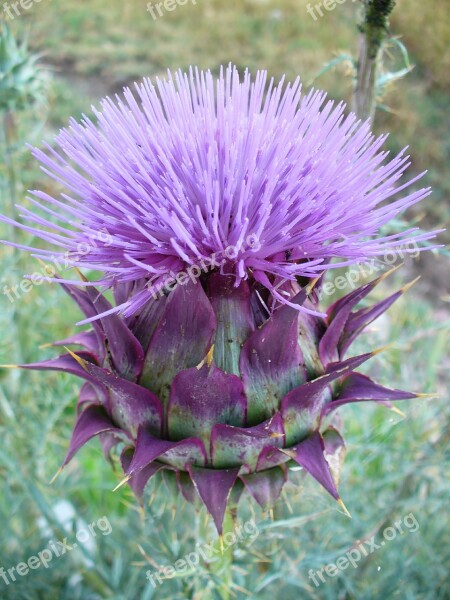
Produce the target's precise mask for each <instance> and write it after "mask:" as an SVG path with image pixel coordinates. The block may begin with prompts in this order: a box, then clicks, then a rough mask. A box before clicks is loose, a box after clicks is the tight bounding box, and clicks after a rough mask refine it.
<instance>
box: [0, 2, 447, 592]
mask: <svg viewBox="0 0 450 600" xmlns="http://www.w3.org/2000/svg"><path fill="white" fill-rule="evenodd" d="M157 4H158V3H157V2H153V4H152V5H151V7H152V8H153V16H155V15H156V17H157V18H153V16H152V11H151V10H147V3H146V2H143V1H140V0H139V1H138V0H126V1H122V2H119V1H118V0H108V1H106V0H89V1H87V0H86V1H82V0H76V1H75V0H64V1H63V0H40V1H39V2H38V0H35V1H33V0H24V1H23V3H17V2H16V3H14V2H9V3H6V4H4V5H3V7H0V20H1V19H3V21H4V22H5V23H7V24H8V26H9V28H10V31H11V36H10V37H8V36H7V35H6V33H5V31H6V30H4V35H3V36H2V45H1V46H0V112H1V115H0V116H1V127H0V129H1V136H0V137H1V152H0V201H1V212H2V213H4V214H7V215H9V216H11V217H14V216H16V215H17V209H16V208H15V204H16V203H17V202H18V203H20V204H24V205H28V206H29V203H28V202H27V200H26V199H25V196H26V190H27V189H30V188H33V189H34V188H39V189H44V190H45V191H47V192H48V193H51V194H57V193H58V189H57V185H56V184H55V183H54V182H51V181H50V180H49V179H48V178H46V176H45V174H43V173H42V172H41V171H40V170H39V168H38V166H37V165H36V163H35V161H34V160H32V159H31V157H30V156H29V154H28V151H27V149H26V146H25V143H26V142H29V143H32V144H40V143H41V140H48V141H51V139H52V137H53V135H54V134H55V133H56V132H57V130H58V129H59V128H60V127H62V126H65V125H66V124H67V121H68V119H69V117H70V116H73V117H75V118H79V117H80V116H81V114H82V113H85V114H87V115H90V114H91V110H90V106H91V105H92V104H94V105H98V101H99V99H100V98H101V97H103V96H105V95H114V94H116V93H119V94H120V93H121V90H122V88H123V86H126V85H131V84H132V83H133V82H134V81H136V80H139V79H141V78H142V77H143V76H152V77H153V76H156V75H162V76H164V74H165V72H166V69H167V68H179V67H181V68H186V67H188V66H189V65H198V66H199V67H202V68H210V69H212V70H213V71H215V72H217V71H218V68H219V66H220V65H221V64H227V63H228V62H230V61H231V62H233V63H235V64H237V65H238V66H239V67H240V68H242V69H244V68H247V67H248V68H250V69H251V70H253V71H254V70H255V69H257V68H265V69H267V70H268V71H269V73H270V75H273V76H274V77H275V78H278V77H280V76H281V75H283V74H286V75H287V77H288V78H289V79H292V78H294V77H296V76H297V75H300V76H301V78H302V80H303V82H304V85H305V86H310V85H314V86H315V87H320V88H323V89H325V90H327V91H328V93H329V94H330V96H331V97H333V98H336V99H338V100H339V99H342V98H344V99H345V100H347V101H350V100H351V94H352V77H353V66H352V65H353V62H352V61H354V60H355V59H356V58H357V37H358V30H357V23H358V15H359V13H358V11H359V2H354V1H352V0H347V2H344V3H342V4H337V5H336V7H335V8H334V9H333V10H332V11H325V10H323V8H322V13H323V16H322V17H321V16H320V15H319V12H318V11H316V9H315V7H316V6H317V5H318V4H319V2H318V1H316V0H312V2H310V6H311V8H312V9H313V12H314V16H315V18H314V16H313V15H311V14H310V13H311V11H310V12H308V10H307V5H308V3H307V2H305V1H304V0H196V2H194V0H188V1H187V2H185V3H184V4H182V3H181V2H179V3H175V9H174V10H172V11H167V10H164V11H163V14H162V16H159V14H158V11H157V9H156V5H157ZM14 5H15V8H14ZM25 7H26V8H25ZM389 36H390V42H389V44H388V45H387V47H386V51H385V55H384V64H385V69H384V71H383V73H382V77H380V81H379V86H378V95H379V98H378V100H379V107H378V110H377V114H376V120H375V130H376V132H379V133H381V132H385V131H390V132H391V135H390V137H389V140H388V142H387V145H388V147H389V148H390V149H391V150H392V151H393V152H396V151H399V150H400V149H401V148H403V147H404V146H406V145H410V146H411V148H410V152H411V156H412V163H413V164H412V171H411V173H412V174H414V173H420V172H422V171H423V170H425V169H428V174H427V176H426V183H427V184H428V185H431V186H432V187H433V189H434V193H433V195H432V196H431V197H430V198H429V199H427V200H426V201H425V202H423V203H422V205H421V206H419V207H417V208H416V209H414V210H412V211H410V213H409V214H407V215H405V216H404V218H405V219H406V220H408V221H409V222H413V223H414V224H416V225H417V226H418V227H420V228H422V229H425V230H427V229H432V228H434V229H435V228H440V227H443V226H445V224H446V223H448V217H449V214H450V206H449V194H450V170H449V169H448V163H449V161H450V135H449V134H450V120H449V113H448V106H449V99H450V51H449V47H450V18H449V11H448V4H447V3H446V2H442V1H439V0H428V2H426V3H424V2H422V1H421V0H399V1H398V3H397V7H396V8H395V10H394V13H393V16H392V18H391V28H390V32H389ZM15 39H16V40H18V41H19V42H18V45H16V42H15V41H14V40H15ZM25 39H27V40H28V41H27V46H25V44H24V42H23V40H25ZM6 74H8V77H9V79H8V78H7V76H6ZM11 78H12V79H13V80H14V82H15V86H16V89H15V91H14V94H15V96H14V97H11V98H10V97H7V94H9V93H10V89H11V88H10V86H9V82H10V81H11ZM8 90H9V91H8ZM399 225H401V224H399ZM394 226H395V224H394ZM0 237H1V238H2V239H8V240H10V241H16V242H18V243H22V244H28V245H33V239H32V238H31V236H29V235H27V234H25V233H21V232H17V231H16V232H14V231H12V230H11V228H10V227H8V226H6V225H4V224H0ZM440 240H441V243H442V244H444V245H445V244H446V243H447V242H448V233H444V234H442V235H441V236H440ZM0 260H1V266H2V272H1V279H2V281H1V291H2V293H1V294H0V324H1V336H0V363H1V364H10V363H14V364H17V363H19V362H32V361H34V360H38V359H44V358H50V357H52V356H55V354H56V352H55V350H53V349H51V348H48V347H45V344H47V343H48V342H51V341H52V340H54V339H62V338H64V337H67V336H68V335H70V334H72V333H73V332H74V330H75V325H74V323H75V322H76V321H77V320H78V319H79V314H78V313H77V310H76V308H75V307H74V306H73V305H72V303H71V302H70V300H69V298H68V297H66V296H65V295H64V293H63V292H62V291H61V290H59V289H58V288H57V286H56V285H52V284H43V285H41V286H39V287H37V286H30V289H28V288H27V291H23V290H22V289H20V291H19V292H18V293H17V294H14V293H11V292H10V293H9V295H8V294H7V293H6V292H5V289H8V290H11V288H12V287H13V286H17V285H18V284H20V282H21V281H22V280H23V276H24V274H27V273H32V272H35V271H36V270H39V268H40V267H39V265H38V264H37V263H36V261H34V259H32V258H30V257H29V256H27V255H26V254H25V253H22V252H20V251H18V250H14V249H12V248H9V247H4V246H2V247H1V248H0ZM417 275H421V279H420V281H419V282H418V283H417V284H416V285H415V286H414V287H413V288H412V289H411V291H410V292H409V293H408V294H407V295H406V296H405V297H403V298H401V299H400V300H399V301H398V302H397V303H396V304H395V305H394V306H393V307H392V308H391V309H390V311H389V312H388V315H387V316H386V317H383V319H379V320H378V321H377V322H375V323H374V325H373V326H372V327H371V328H370V331H368V332H367V333H366V335H365V336H363V338H362V339H361V341H360V342H359V343H358V345H357V347H355V352H356V351H361V352H363V351H365V350H367V349H368V348H370V349H372V348H374V347H377V346H380V345H383V344H385V343H389V342H393V344H392V345H391V346H390V347H389V348H388V349H387V350H386V351H385V352H384V353H383V354H381V355H378V356H377V357H376V358H374V359H373V360H372V361H371V364H370V365H369V366H368V367H367V368H366V369H365V372H368V373H371V374H373V375H374V376H376V377H377V379H378V380H380V381H382V382H383V383H384V384H385V385H388V386H391V387H399V388H404V389H410V390H413V391H420V392H428V393H433V394H436V396H434V397H433V398H423V399H418V400H416V401H414V402H411V403H410V404H409V403H407V402H404V403H400V404H399V405H398V406H399V407H400V408H401V409H402V410H403V411H404V413H405V416H403V415H401V414H398V413H394V412H392V411H390V410H388V409H386V408H384V407H381V406H372V405H370V404H365V405H360V406H348V407H345V409H343V410H342V411H341V412H342V417H343V420H344V423H345V433H346V440H347V442H348V455H347V461H346V464H345V467H344V472H343V476H342V481H341V493H342V497H343V499H344V501H345V503H346V505H347V508H348V509H349V511H350V512H351V513H352V516H353V518H352V519H351V520H350V519H349V518H348V517H346V516H345V515H344V514H343V513H342V511H341V509H339V507H338V506H336V505H335V503H334V502H333V501H332V500H331V499H329V498H328V497H326V496H325V493H322V492H321V490H319V489H318V486H316V485H315V483H314V482H313V481H311V480H310V479H309V478H304V477H302V476H301V474H299V477H298V481H296V482H295V484H294V483H293V484H289V486H287V487H286V492H284V493H283V497H282V498H281V500H280V501H279V502H278V504H277V506H276V507H275V511H274V514H273V515H266V514H262V513H261V511H260V509H259V508H258V507H257V506H256V505H255V503H253V502H250V500H248V499H247V498H245V499H244V500H243V501H242V503H241V513H240V518H241V519H242V520H243V521H246V520H248V519H249V518H251V517H253V518H254V519H255V522H256V523H257V525H258V531H259V535H258V536H257V537H256V539H255V540H254V542H253V543H252V544H251V545H250V546H249V545H248V544H246V543H243V544H240V545H237V546H236V547H235V548H234V554H235V557H234V560H235V565H236V566H235V569H234V571H233V577H234V581H235V587H234V588H233V590H232V594H233V595H232V597H234V598H239V599H240V598H261V599H265V598H267V599H269V598H273V597H274V596H275V597H283V598H284V600H291V599H292V600H294V599H295V600H296V599H298V598H299V597H301V598H311V599H316V598H317V599H330V600H331V599H333V600H336V599H337V600H353V599H355V600H356V599H358V600H361V599H363V600H364V599H372V598H387V597H389V598H401V599H405V598H408V599H424V600H425V599H427V600H428V599H429V600H439V599H442V600H444V599H448V598H449V597H450V586H449V584H448V581H447V580H448V572H449V569H450V531H449V527H448V526H449V518H448V506H449V485H448V480H449V475H450V472H449V463H448V450H447V446H448V439H449V413H450V411H449V403H448V384H449V376H448V373H449V370H450V369H449V367H450V360H449V352H448V350H449V335H448V332H449V312H450V311H449V308H448V301H449V288H448V281H449V268H448V251H447V250H446V249H445V248H443V249H442V251H440V252H439V253H438V252H435V251H433V252H429V253H426V254H425V255H423V256H422V257H421V258H419V259H415V260H412V259H407V260H406V261H405V265H404V267H403V268H401V269H399V270H398V271H397V272H396V273H395V274H394V275H392V276H391V277H390V278H388V279H387V280H386V281H385V282H384V283H383V286H384V287H383V288H382V289H380V290H378V291H377V292H376V293H375V294H374V298H376V297H377V296H379V297H381V296H383V295H385V294H387V293H388V292H389V291H390V290H391V291H393V290H395V289H398V288H399V287H401V286H402V285H404V284H405V283H407V282H409V281H410V280H412V279H414V278H415V277H416V276H417ZM11 298H12V300H11ZM78 388H79V382H78V381H77V380H76V379H74V378H71V377H70V376H66V375H60V374H55V373H34V372H19V371H18V370H10V369H8V370H7V369H5V370H3V369H2V370H0V436H1V444H0V477H1V495H0V520H1V524H2V526H1V528H0V568H1V567H3V569H5V570H6V571H7V570H8V568H11V567H12V566H16V565H18V564H19V563H20V562H22V561H25V562H26V561H27V560H28V559H29V557H30V556H33V555H37V554H38V552H40V551H42V550H43V549H44V548H46V547H48V545H49V541H50V540H53V541H56V540H63V539H64V537H67V538H68V540H69V543H70V541H71V540H72V541H73V540H75V539H76V533H77V531H80V530H81V529H83V530H86V528H87V526H88V524H91V523H94V522H95V523H97V522H99V519H101V518H102V517H106V518H107V520H108V522H109V524H110V526H111V531H109V532H108V533H106V531H107V530H106V529H105V530H104V531H103V532H101V531H100V530H98V533H97V535H96V536H94V535H90V536H88V538H89V539H88V540H87V541H85V543H81V540H80V543H78V547H77V548H76V549H73V550H71V551H66V553H65V554H64V555H62V556H60V557H59V558H58V557H56V556H54V557H53V559H52V560H51V562H50V564H49V565H48V568H44V567H43V566H41V567H40V568H36V569H33V570H30V572H29V573H27V574H26V575H20V574H17V573H16V576H15V578H16V581H14V580H13V579H12V577H11V575H7V574H5V576H4V577H3V575H1V573H2V571H1V570H0V598H2V599H3V598H8V599H9V598H12V599H24V600H34V599H39V600H40V599H45V600H53V599H55V600H57V599H70V600H72V599H74V600H75V599H83V600H85V599H90V600H94V599H97V598H116V599H127V600H128V599H133V600H134V599H141V598H142V599H147V600H149V599H151V598H156V599H159V598H180V599H181V598H203V597H208V598H216V597H218V596H216V595H215V594H217V592H216V591H215V587H217V586H215V585H214V581H212V579H211V578H213V576H212V575H211V573H210V572H208V570H207V569H205V568H204V566H203V565H202V564H200V566H199V568H198V570H197V571H196V572H195V573H194V574H190V575H187V576H185V577H177V578H175V579H171V580H167V581H164V583H163V584H162V585H160V586H159V585H157V586H153V585H152V584H151V582H149V581H148V580H147V579H146V570H147V569H151V570H153V571H154V570H157V567H158V566H164V565H170V564H172V563H174V562H175V561H176V560H177V559H178V558H181V557H183V556H184V555H185V554H186V553H189V552H192V551H193V549H194V548H195V543H196V538H195V529H196V527H198V521H201V524H203V525H204V524H205V520H206V516H205V515H204V514H201V515H200V516H195V514H194V512H193V511H192V508H191V507H190V506H188V505H187V504H186V503H183V502H182V501H181V500H177V501H173V500H171V497H170V490H169V487H168V489H167V493H164V491H161V490H158V494H157V495H155V496H153V495H152V490H150V493H151V498H152V503H151V506H150V507H149V509H148V510H147V511H146V514H145V515H144V513H143V512H142V511H141V509H140V508H139V506H138V504H137V503H136V501H135V500H134V498H133V496H132V495H131V493H130V492H129V491H128V490H127V489H126V488H120V489H119V490H117V491H116V492H114V493H113V492H112V489H113V488H114V487H115V486H116V484H117V483H118V481H119V480H120V472H118V471H114V470H113V469H109V468H108V466H107V465H105V463H104V458H103V455H102V452H101V448H100V445H99V444H98V442H93V443H91V444H90V445H89V447H88V448H86V449H84V450H83V451H81V452H80V453H79V455H78V456H77V457H76V459H74V461H73V462H72V463H71V464H70V466H69V467H68V468H67V469H66V470H65V471H64V473H63V474H62V475H61V476H60V477H59V478H58V479H57V480H56V481H55V482H54V483H53V484H52V485H50V484H49V481H50V479H51V478H52V476H53V475H54V473H55V472H56V471H57V469H58V467H59V465H60V464H61V462H62V459H63V457H64V454H65V450H66V448H67V444H68V439H69V436H70V430H71V427H72V423H73V418H74V409H75V404H76V397H77V390H78ZM411 513H412V515H413V516H414V518H415V519H416V520H417V523H418V524H419V527H418V528H417V530H416V531H414V532H413V531H412V530H411V531H406V530H405V532H404V534H403V535H400V534H398V535H397V536H396V537H395V539H392V540H391V541H389V542H386V543H385V544H384V545H383V547H380V548H379V549H377V550H376V551H374V552H373V553H370V554H368V556H367V557H366V556H363V557H362V558H361V560H360V561H359V562H358V565H357V566H356V567H355V568H354V567H352V566H350V567H349V568H348V569H346V570H345V571H342V572H340V573H339V575H338V576H335V577H328V576H327V577H326V580H325V582H324V583H322V582H320V585H319V586H316V585H315V584H314V582H313V581H312V579H311V578H310V577H309V576H308V572H309V570H310V569H312V570H313V571H317V570H320V569H321V568H323V567H325V566H326V565H327V564H330V563H335V562H336V560H337V559H338V558H339V557H341V556H343V555H345V553H346V552H347V551H349V549H351V548H352V547H356V546H357V545H358V543H359V542H360V541H364V540H368V539H370V538H371V537H372V536H376V539H378V540H379V539H380V537H379V536H380V535H381V532H382V531H383V530H384V528H385V527H387V526H391V525H393V524H394V523H395V522H396V521H399V520H401V519H403V518H404V517H405V516H406V515H409V514H411ZM196 520H197V524H196V523H195V522H196ZM194 525H195V527H194ZM205 527H206V528H207V527H209V525H207V524H206V525H205ZM206 531H207V532H209V533H207V534H206V536H207V537H206V538H205V539H206V541H207V542H213V541H214V533H213V530H212V529H206ZM208 535H209V537H208ZM80 537H81V536H80ZM381 539H383V538H381ZM319 581H320V580H319ZM208 590H209V591H208ZM205 593H206V596H205V595H204V594H205ZM202 594H203V595H202Z"/></svg>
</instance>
